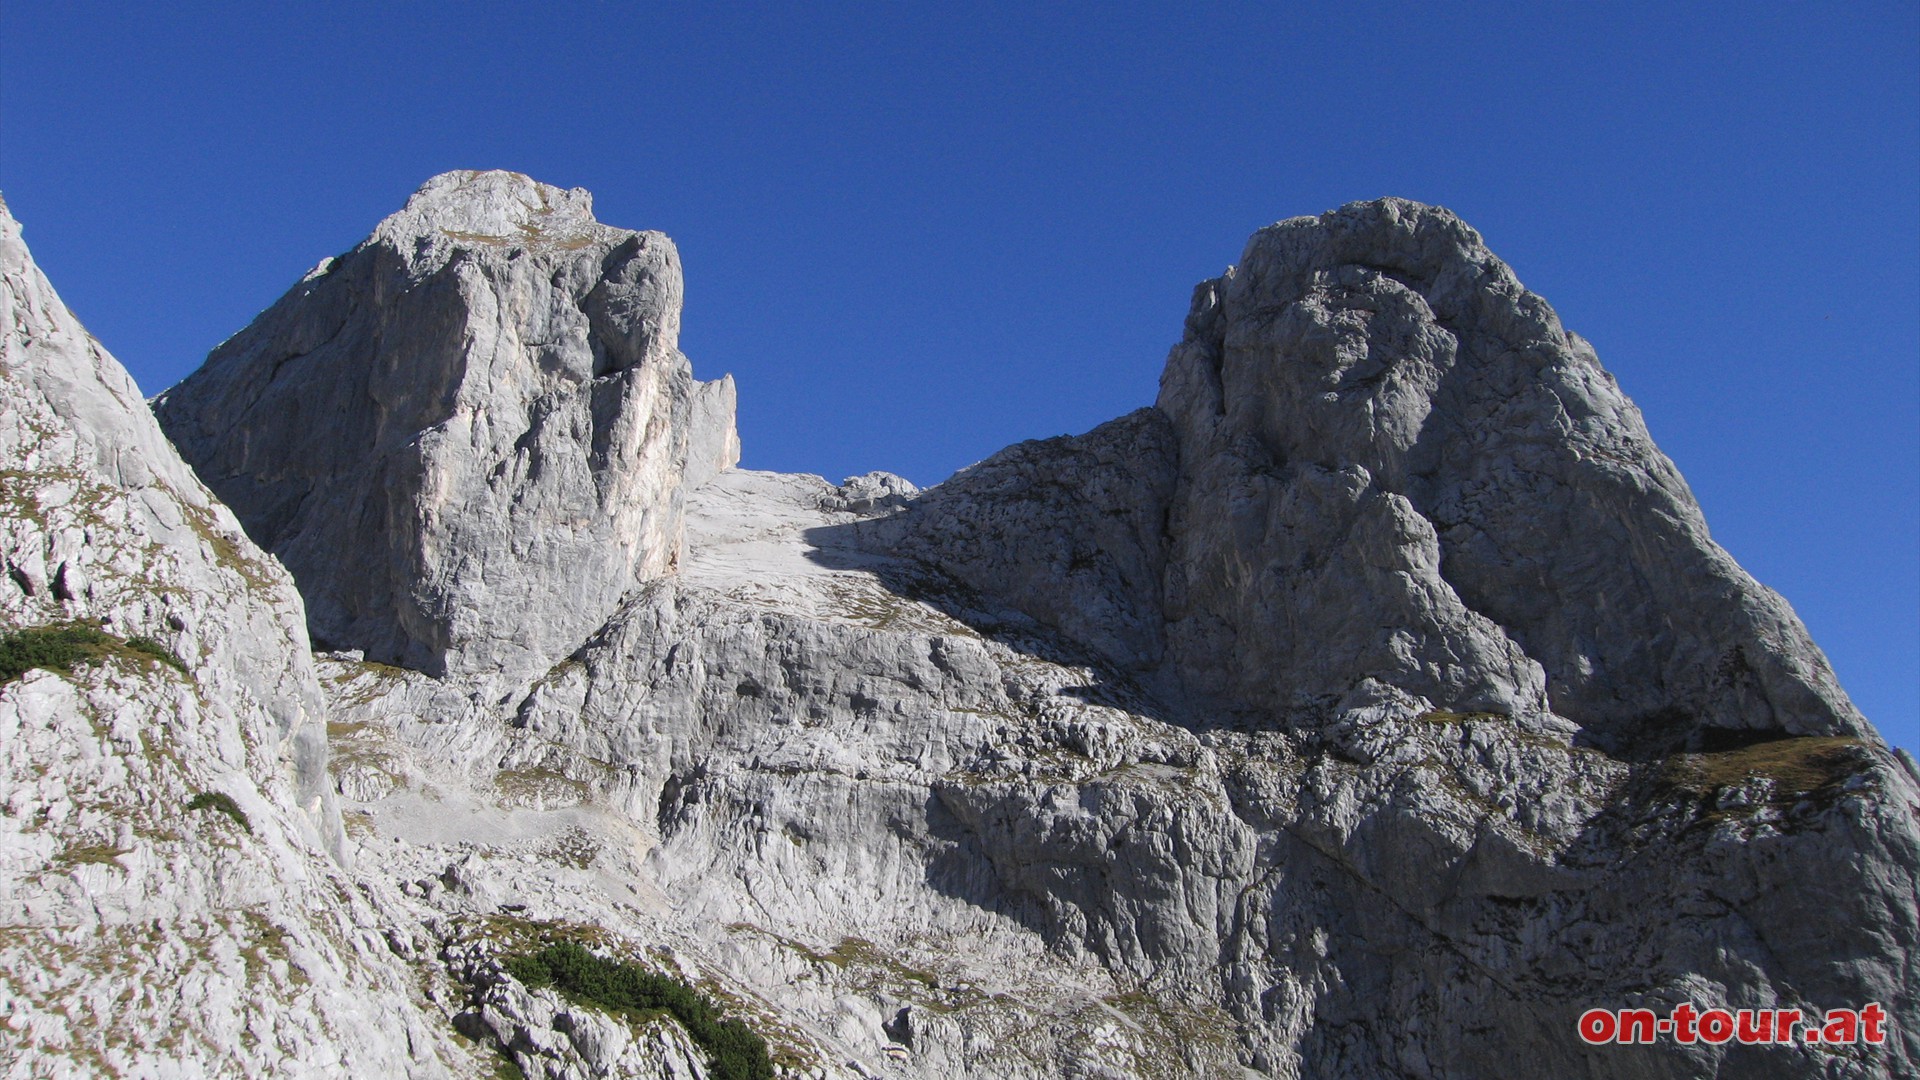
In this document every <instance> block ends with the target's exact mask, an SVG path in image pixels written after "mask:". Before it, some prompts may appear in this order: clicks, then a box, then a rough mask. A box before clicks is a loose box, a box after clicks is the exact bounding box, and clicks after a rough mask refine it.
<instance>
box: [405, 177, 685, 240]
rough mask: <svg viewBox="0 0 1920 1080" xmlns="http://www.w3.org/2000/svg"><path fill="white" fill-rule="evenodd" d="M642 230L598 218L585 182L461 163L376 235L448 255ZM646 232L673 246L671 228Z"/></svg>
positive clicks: (426, 185)
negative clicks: (574, 184)
mask: <svg viewBox="0 0 1920 1080" xmlns="http://www.w3.org/2000/svg"><path fill="white" fill-rule="evenodd" d="M637 235H640V234H639V233H637V232H635V231H634V230H629V229H616V228H614V227H612V226H610V225H603V224H601V223H600V222H599V221H596V220H595V219H594V216H593V195H592V194H591V193H589V192H588V191H587V190H586V189H585V188H572V189H567V188H559V187H555V186H553V185H552V184H543V183H541V182H540V181H538V180H535V179H533V178H532V177H530V176H527V175H525V174H522V173H517V172H507V171H505V170H501V169H488V170H484V171H475V170H469V169H460V170H455V171H453V172H444V173H441V174H440V175H438V176H436V177H434V178H433V179H431V180H428V181H427V182H426V183H424V184H422V185H420V188H419V190H417V191H415V192H414V193H413V195H412V196H410V197H409V198H408V199H407V204H406V205H405V206H404V207H402V208H400V209H399V210H396V211H395V212H394V213H392V214H390V215H388V216H387V218H386V219H384V220H383V221H381V222H380V224H379V225H378V226H377V227H375V229H374V230H373V235H372V236H371V237H370V238H369V242H370V243H387V244H390V245H392V246H393V247H394V248H395V249H396V250H398V251H402V252H407V253H409V254H412V255H414V256H415V257H416V258H422V257H429V258H430V257H438V258H440V259H441V260H444V259H445V258H446V257H447V256H449V255H450V254H451V252H453V251H455V250H458V249H460V248H462V247H469V248H470V247H473V246H476V245H486V246H493V247H502V248H521V249H525V250H552V249H566V248H569V247H576V248H578V247H586V246H589V245H593V244H599V243H606V242H609V241H617V240H619V239H623V238H626V237H630V236H637ZM646 235H647V237H648V238H649V241H650V242H652V243H655V244H666V245H668V246H669V247H670V246H671V241H668V240H667V238H666V236H665V234H662V233H657V232H656V233H648V234H646Z"/></svg>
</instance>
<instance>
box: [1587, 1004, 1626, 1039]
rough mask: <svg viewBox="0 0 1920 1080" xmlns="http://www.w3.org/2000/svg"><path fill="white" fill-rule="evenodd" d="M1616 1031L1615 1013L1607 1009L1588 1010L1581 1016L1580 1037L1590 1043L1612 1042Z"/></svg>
mask: <svg viewBox="0 0 1920 1080" xmlns="http://www.w3.org/2000/svg"><path fill="white" fill-rule="evenodd" d="M1616 1030H1618V1025H1617V1024H1615V1022H1614V1019H1613V1013H1612V1012H1611V1011H1609V1010H1607V1009H1588V1010H1587V1011H1586V1012H1583V1013H1581V1014H1580V1037H1581V1038H1582V1039H1584V1040H1586V1041H1587V1042H1589V1043H1592V1044H1594V1045H1598V1044H1600V1043H1608V1042H1612V1041H1613V1036H1614V1032H1615V1031H1616Z"/></svg>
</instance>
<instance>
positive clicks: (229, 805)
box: [187, 791, 253, 833]
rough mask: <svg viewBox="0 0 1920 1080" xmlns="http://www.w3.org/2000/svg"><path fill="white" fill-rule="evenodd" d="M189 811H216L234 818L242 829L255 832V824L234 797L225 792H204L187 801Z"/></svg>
mask: <svg viewBox="0 0 1920 1080" xmlns="http://www.w3.org/2000/svg"><path fill="white" fill-rule="evenodd" d="M187 809H189V810H214V811H218V812H219V813H222V814H225V815H227V816H228V817H230V818H232V819H233V820H234V821H235V822H236V823H237V824H238V825H239V826H240V827H241V828H242V829H245V830H246V831H247V832H249V833H251V832H253V823H252V822H250V821H248V820H247V812H246V811H245V810H242V809H240V804H239V803H236V802H234V801H233V796H231V795H228V794H227V793H226V792H223V791H203V792H201V793H200V794H198V795H195V796H194V797H193V798H191V799H188V800H187Z"/></svg>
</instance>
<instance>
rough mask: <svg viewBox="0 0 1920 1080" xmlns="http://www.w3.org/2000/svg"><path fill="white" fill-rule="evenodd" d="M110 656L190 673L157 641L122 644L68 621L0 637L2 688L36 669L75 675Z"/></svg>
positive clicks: (144, 639)
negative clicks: (77, 668)
mask: <svg viewBox="0 0 1920 1080" xmlns="http://www.w3.org/2000/svg"><path fill="white" fill-rule="evenodd" d="M107 656H118V657H120V658H121V659H123V660H130V661H135V662H140V663H144V662H145V661H148V660H158V661H160V662H161V663H163V664H165V665H167V666H168V667H170V668H173V669H174V670H175V671H179V672H182V673H185V671H186V670H187V665H186V664H184V663H182V662H181V661H180V658H179V657H178V656H175V655H174V653H173V650H172V649H169V648H167V647H166V646H165V645H162V644H160V643H159V642H158V641H155V640H154V639H153V638H150V637H147V636H145V635H143V634H136V635H134V636H133V637H130V638H128V639H126V640H125V641H122V640H121V639H119V638H117V637H114V636H113V635H112V634H109V633H106V632H105V631H103V630H101V629H100V628H99V627H98V626H95V625H94V624H93V623H88V622H67V623H55V624H53V625H52V626H32V627H28V628H27V629H25V630H15V631H14V632H12V633H10V634H5V635H0V685H4V684H6V683H10V682H12V681H13V680H15V679H17V678H19V677H20V676H22V675H25V674H26V673H27V672H29V671H32V670H33V669H34V668H44V669H45V670H47V671H57V672H60V673H61V674H63V675H71V674H73V669H74V667H75V666H77V665H79V664H86V663H92V662H94V661H97V660H99V659H101V658H102V657H107Z"/></svg>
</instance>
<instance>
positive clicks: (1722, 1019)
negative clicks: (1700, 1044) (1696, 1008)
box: [1700, 1009, 1733, 1046]
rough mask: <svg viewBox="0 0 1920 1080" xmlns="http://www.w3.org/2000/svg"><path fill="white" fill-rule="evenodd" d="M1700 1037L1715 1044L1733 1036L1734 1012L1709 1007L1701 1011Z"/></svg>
mask: <svg viewBox="0 0 1920 1080" xmlns="http://www.w3.org/2000/svg"><path fill="white" fill-rule="evenodd" d="M1700 1038H1701V1039H1702V1040H1703V1041H1705V1042H1709V1043H1712V1044H1714V1045H1715V1046H1718V1045H1719V1044H1721V1043H1723V1042H1726V1041H1727V1040H1728V1039H1731V1038H1733V1014H1732V1013H1730V1012H1728V1011H1727V1010H1725V1009H1708V1010H1707V1011H1706V1012H1703V1013H1701V1014H1700Z"/></svg>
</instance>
